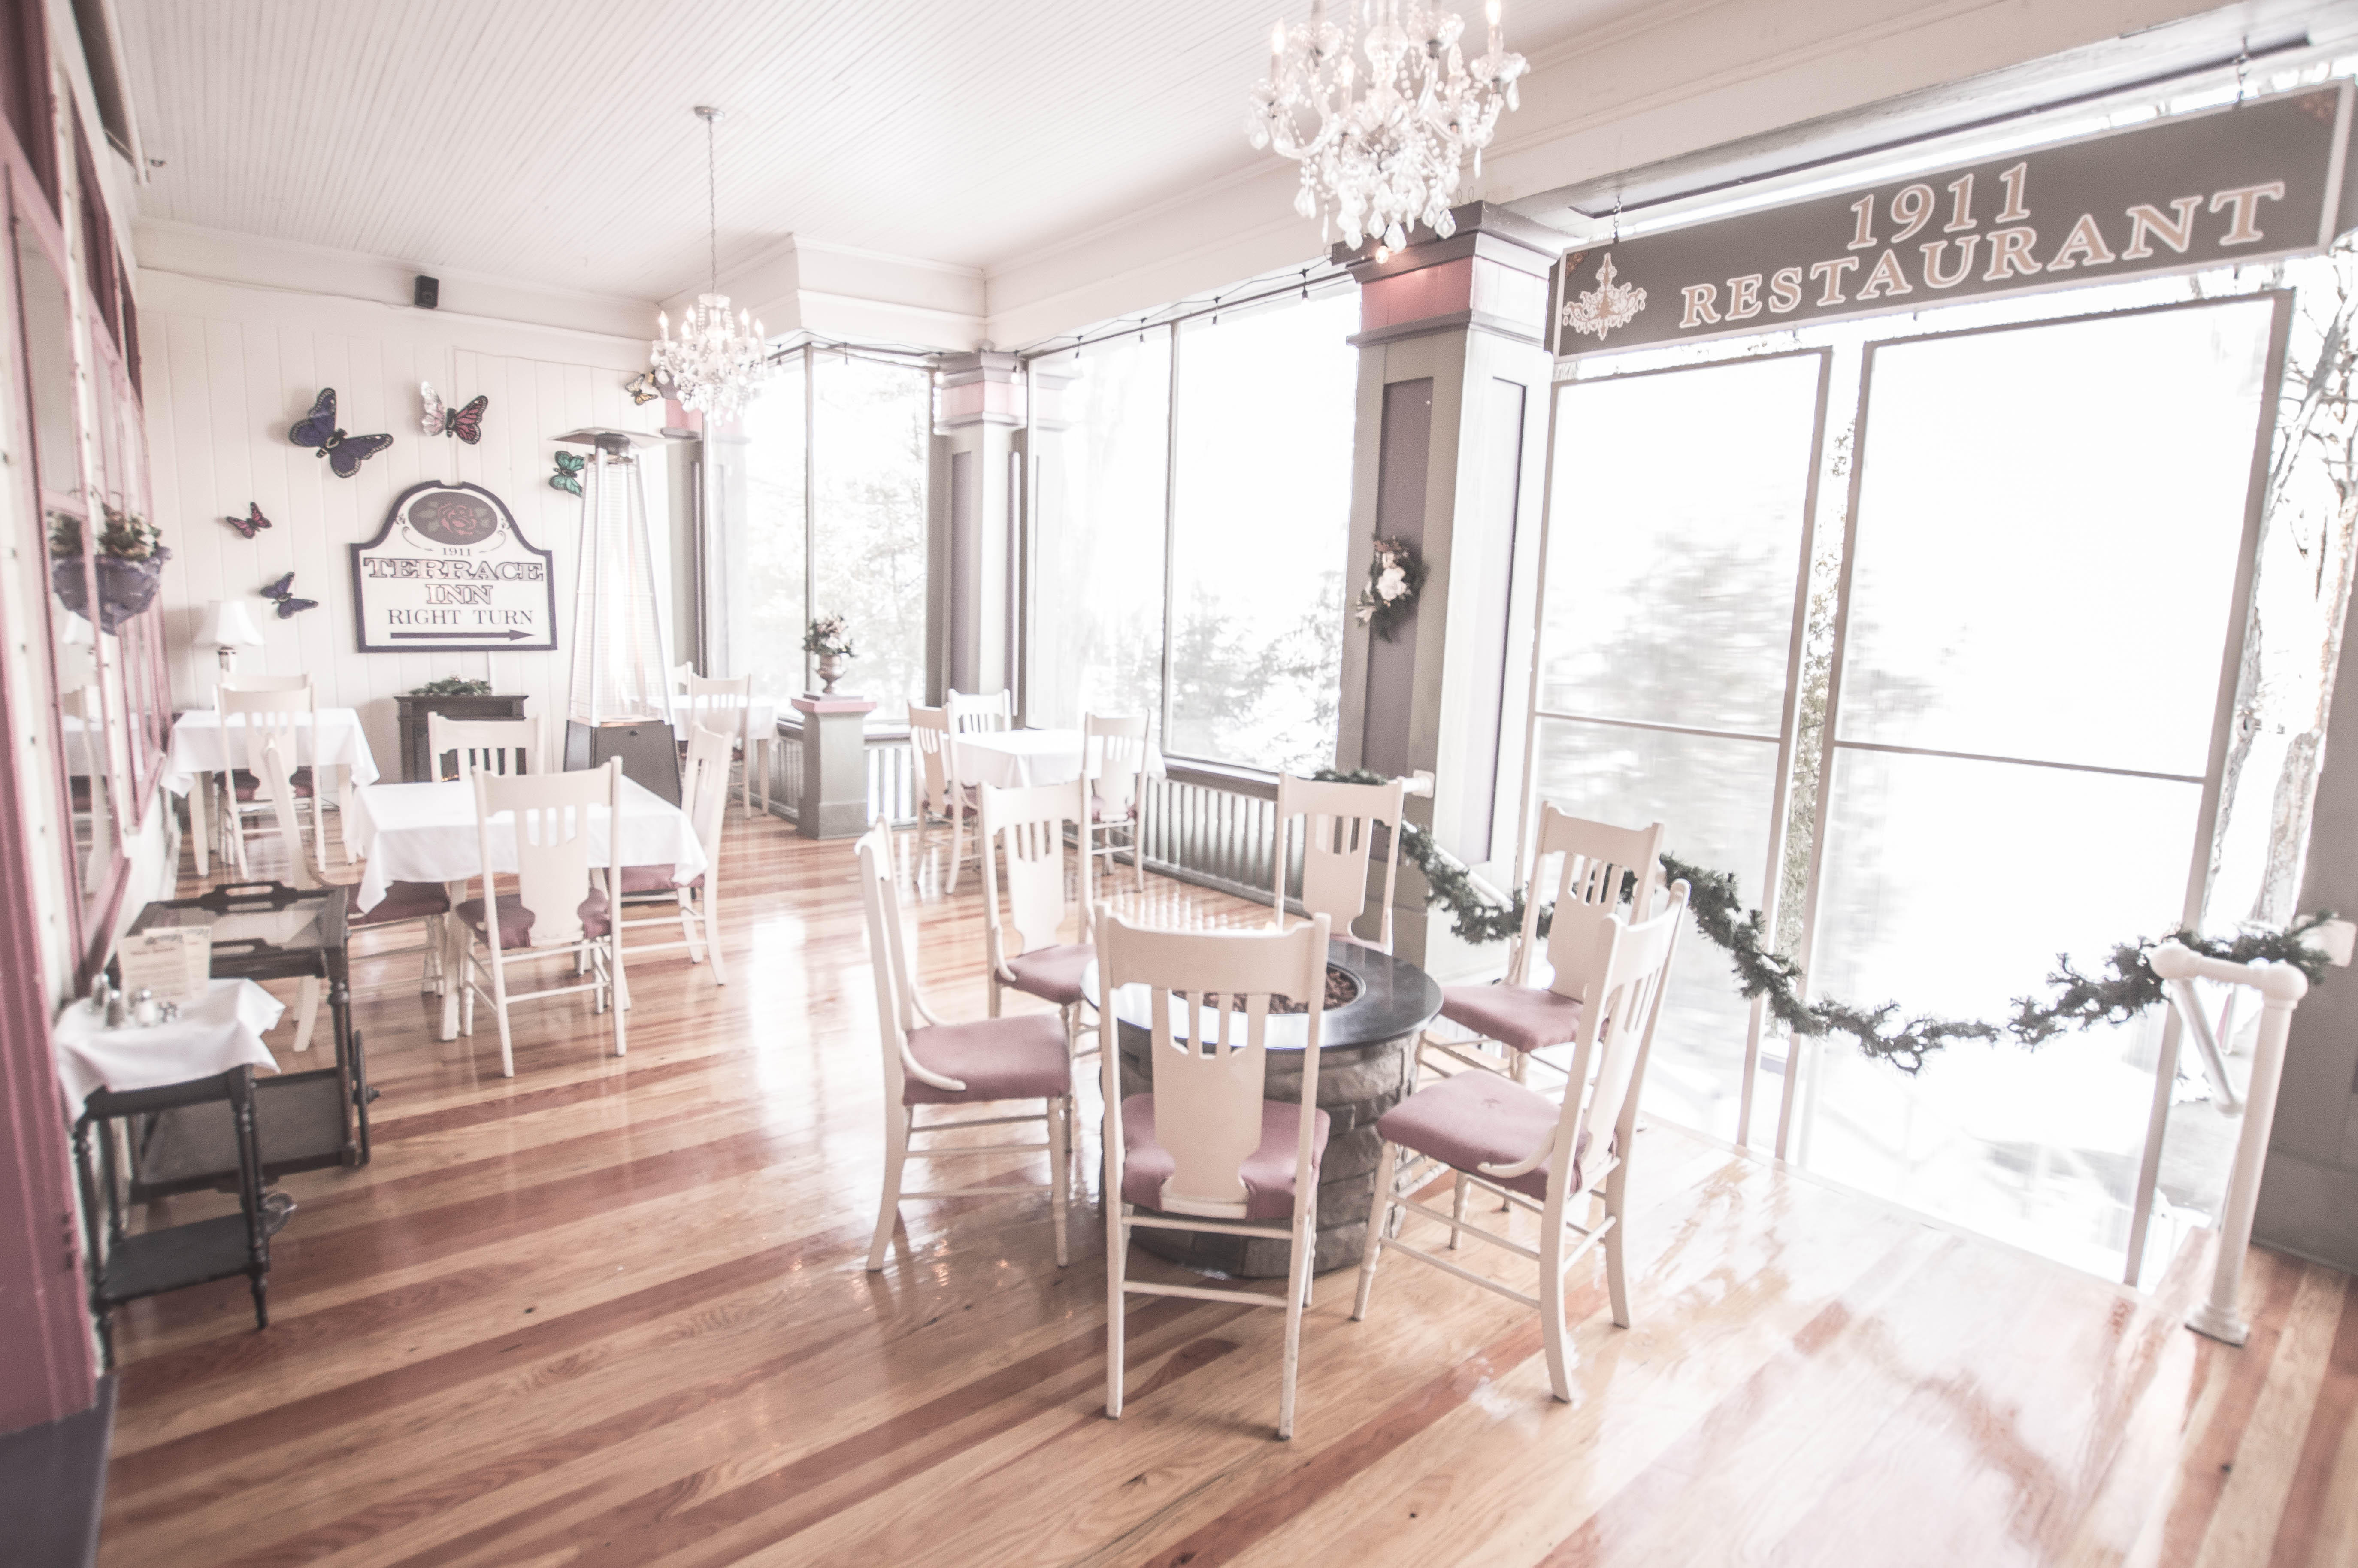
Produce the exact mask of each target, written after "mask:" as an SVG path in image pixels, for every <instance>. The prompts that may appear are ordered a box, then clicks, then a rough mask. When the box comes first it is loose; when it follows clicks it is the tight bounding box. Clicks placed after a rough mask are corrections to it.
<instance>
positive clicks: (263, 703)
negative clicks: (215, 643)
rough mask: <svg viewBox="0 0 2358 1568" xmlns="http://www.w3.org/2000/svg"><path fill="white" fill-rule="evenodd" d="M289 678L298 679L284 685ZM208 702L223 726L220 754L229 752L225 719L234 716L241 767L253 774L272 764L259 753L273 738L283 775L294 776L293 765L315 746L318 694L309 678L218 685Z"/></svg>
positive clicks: (306, 762) (307, 758)
mask: <svg viewBox="0 0 2358 1568" xmlns="http://www.w3.org/2000/svg"><path fill="white" fill-rule="evenodd" d="M265 678H268V677H265ZM290 679H292V680H295V681H296V682H297V684H295V685H292V686H289V685H285V684H283V683H284V682H286V681H288V680H290ZM213 702H214V708H215V712H216V714H217V716H218V719H219V722H220V724H221V726H222V753H223V755H225V756H227V755H234V753H233V752H232V750H231V747H230V740H229V721H230V720H231V719H236V720H237V721H238V724H239V727H240V728H241V729H242V730H243V731H244V734H245V767H246V769H247V771H248V772H250V773H253V774H254V776H255V777H256V778H260V777H261V776H262V774H263V772H264V770H265V768H267V767H268V766H270V765H271V764H270V763H269V762H266V761H265V758H264V755H263V753H264V752H265V751H267V750H268V749H269V748H270V746H271V744H272V743H273V742H274V741H275V742H276V743H277V746H278V751H279V760H280V764H281V765H283V766H285V768H286V769H287V772H286V773H284V774H281V775H280V776H281V777H282V778H291V777H293V776H294V773H295V770H296V769H297V768H301V767H306V766H308V765H309V764H310V762H312V760H313V754H314V753H315V752H317V750H318V742H317V740H316V736H317V734H318V729H317V724H316V719H317V717H318V713H319V706H318V704H319V697H318V693H317V691H316V689H315V688H314V687H312V685H311V683H310V682H309V681H308V679H303V678H301V677H292V676H277V677H275V678H272V679H271V680H270V684H269V685H268V686H258V687H234V686H231V687H222V688H220V689H219V690H217V691H216V692H215V693H214V694H213Z"/></svg>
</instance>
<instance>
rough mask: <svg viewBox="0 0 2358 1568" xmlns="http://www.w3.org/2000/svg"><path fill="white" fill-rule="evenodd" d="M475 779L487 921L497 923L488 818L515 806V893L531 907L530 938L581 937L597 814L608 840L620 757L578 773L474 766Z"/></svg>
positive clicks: (559, 940) (616, 816)
mask: <svg viewBox="0 0 2358 1568" xmlns="http://www.w3.org/2000/svg"><path fill="white" fill-rule="evenodd" d="M474 784H475V831H476V835H477V838H478V840H479V844H480V849H481V855H482V864H483V871H482V884H483V903H484V910H485V918H486V922H487V924H489V925H492V927H493V928H496V924H497V923H496V919H495V916H494V914H493V911H495V909H496V904H495V903H494V901H493V888H492V872H491V867H492V819H493V818H495V817H497V816H502V815H504V814H507V813H514V819H515V861H516V895H517V897H518V899H520V900H521V901H522V903H523V904H524V907H525V908H526V909H528V910H530V911H532V946H535V947H551V946H562V945H568V944H571V943H576V942H579V941H580V940H581V937H582V932H581V903H582V901H583V900H584V899H586V898H588V897H589V896H590V861H591V860H592V858H593V856H592V850H593V849H594V847H595V837H594V835H595V834H596V833H597V830H598V827H599V826H600V824H599V822H598V820H597V819H598V816H599V815H600V813H603V814H604V816H605V821H604V824H603V826H604V828H605V831H606V833H607V834H608V835H609V841H610V842H611V838H612V837H614V836H618V835H619V833H620V830H621V827H622V763H621V762H619V761H615V760H609V761H608V762H605V763H603V764H602V765H600V766H599V767H596V768H592V769H589V770H587V771H584V772H579V773H524V774H515V775H509V776H505V777H503V776H501V775H499V774H496V773H490V772H487V771H484V770H481V769H479V770H477V771H476V773H475V775H474ZM493 939H494V940H496V937H494V938H493Z"/></svg>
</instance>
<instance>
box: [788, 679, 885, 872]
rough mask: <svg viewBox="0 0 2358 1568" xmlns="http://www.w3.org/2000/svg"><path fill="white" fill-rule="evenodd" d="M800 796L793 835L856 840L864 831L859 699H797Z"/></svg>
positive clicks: (869, 708) (864, 726) (864, 704)
mask: <svg viewBox="0 0 2358 1568" xmlns="http://www.w3.org/2000/svg"><path fill="white" fill-rule="evenodd" d="M794 708H795V712H796V713H799V714H801V715H802V720H803V797H802V805H801V809H800V815H798V816H796V817H795V830H796V831H797V832H799V833H801V834H802V836H803V837H804V838H858V837H860V834H862V833H864V832H866V831H867V830H868V732H867V731H868V716H869V715H870V714H871V713H873V712H875V711H876V704H875V703H873V702H871V701H870V700H869V699H868V698H867V697H795V698H794Z"/></svg>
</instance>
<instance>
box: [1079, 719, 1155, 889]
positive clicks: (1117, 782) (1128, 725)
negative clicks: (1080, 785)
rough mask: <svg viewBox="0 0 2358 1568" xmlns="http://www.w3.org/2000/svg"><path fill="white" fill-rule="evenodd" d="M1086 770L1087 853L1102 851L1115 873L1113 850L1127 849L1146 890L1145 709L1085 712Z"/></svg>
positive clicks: (1093, 854)
mask: <svg viewBox="0 0 2358 1568" xmlns="http://www.w3.org/2000/svg"><path fill="white" fill-rule="evenodd" d="M1081 772H1082V774H1083V776H1084V777H1085V778H1086V779H1087V781H1088V789H1089V799H1088V807H1089V814H1088V816H1087V820H1085V821H1084V822H1083V823H1082V825H1081V834H1082V841H1083V842H1084V844H1086V845H1087V849H1088V859H1089V860H1091V861H1094V860H1096V859H1097V858H1098V857H1099V856H1103V857H1104V858H1105V860H1106V869H1107V871H1108V872H1109V873H1110V872H1111V871H1112V869H1113V856H1114V853H1115V852H1116V851H1117V850H1119V849H1128V850H1129V851H1130V864H1131V865H1132V866H1133V867H1134V868H1135V869H1136V871H1137V872H1138V891H1139V892H1145V891H1146V832H1145V825H1146V816H1145V812H1146V715H1144V714H1142V713H1141V714H1138V715H1136V716H1135V717H1122V716H1120V715H1102V714H1096V713H1088V714H1084V715H1082V717H1081ZM1116 834H1120V835H1122V836H1123V837H1122V839H1121V840H1119V841H1118V840H1117V839H1116V838H1115V837H1114V836H1115V835H1116ZM1100 839H1102V840H1103V841H1102V842H1100V841H1099V840H1100Z"/></svg>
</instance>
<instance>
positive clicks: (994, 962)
mask: <svg viewBox="0 0 2358 1568" xmlns="http://www.w3.org/2000/svg"><path fill="white" fill-rule="evenodd" d="M981 816H982V906H983V909H984V910H985V912H986V919H985V921H984V925H983V930H984V931H985V933H986V934H987V939H988V946H989V948H990V1016H991V1017H993V1018H997V1017H998V1016H999V1015H1000V1007H1001V997H1002V995H1003V993H1005V992H1007V991H1009V990H1019V991H1022V992H1023V993H1024V994H1025V995H1027V996H1036V997H1038V998H1040V999H1041V1000H1044V1001H1051V1002H1054V1003H1055V1004H1056V1011H1057V1016H1059V1017H1060V1018H1062V1019H1063V1020H1064V1023H1065V1044H1066V1045H1067V1046H1068V1047H1069V1048H1070V1049H1071V1051H1072V1054H1073V1055H1074V1056H1076V1057H1078V1056H1079V1055H1080V1054H1081V1048H1080V1043H1081V1006H1082V1004H1083V1003H1084V1002H1086V1001H1087V1000H1088V993H1087V990H1085V989H1083V988H1082V984H1081V975H1082V971H1083V970H1085V969H1087V968H1088V964H1089V959H1090V958H1091V957H1095V951H1094V949H1092V948H1091V947H1090V946H1089V945H1088V943H1087V935H1088V933H1087V923H1088V905H1089V900H1088V892H1087V887H1088V884H1087V864H1088V862H1087V860H1086V858H1085V859H1084V860H1082V862H1081V864H1082V868H1083V870H1082V876H1081V879H1080V881H1079V882H1078V884H1077V891H1078V892H1079V893H1080V900H1079V902H1080V905H1081V924H1082V927H1083V929H1082V936H1083V940H1082V941H1080V942H1060V941H1059V940H1058V938H1059V937H1060V936H1062V935H1064V927H1065V913H1066V908H1067V902H1068V901H1067V899H1066V897H1065V887H1066V884H1065V828H1067V827H1076V826H1078V824H1079V823H1080V821H1081V785H1080V784H1078V783H1077V782H1075V783H1072V784H1034V785H1033V786H1032V787H1030V788H1028V789H994V788H992V787H991V786H990V785H989V784H985V785H983V786H982V812H981ZM1002 858H1003V859H1004V860H1005V863H1006V866H1007V874H1006V887H1007V905H1006V911H1005V914H1004V916H1003V917H1002V915H1001V907H1000V903H999V890H1000V871H999V867H1000V864H1001V859H1002Z"/></svg>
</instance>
